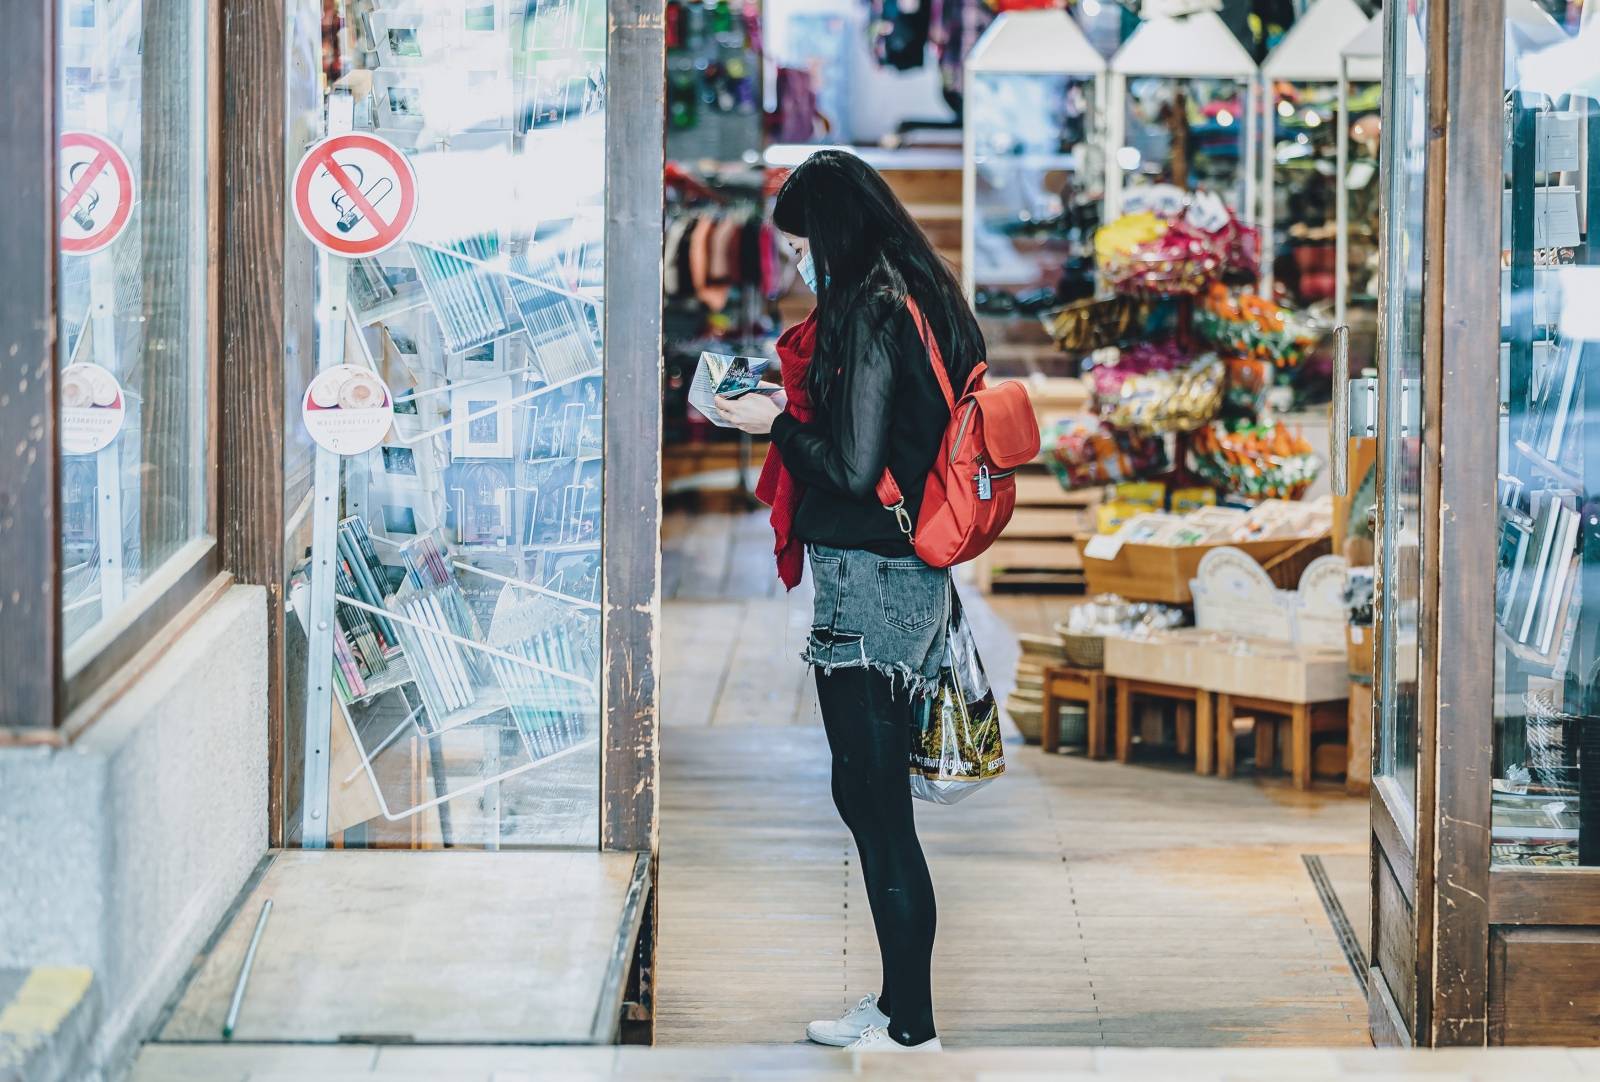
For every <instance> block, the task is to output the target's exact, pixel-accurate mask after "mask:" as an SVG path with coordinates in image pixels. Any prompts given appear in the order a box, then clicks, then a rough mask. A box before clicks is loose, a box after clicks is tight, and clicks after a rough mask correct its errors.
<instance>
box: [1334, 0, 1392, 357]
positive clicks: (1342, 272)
mask: <svg viewBox="0 0 1600 1082" xmlns="http://www.w3.org/2000/svg"><path fill="white" fill-rule="evenodd" d="M1382 78H1383V17H1382V16H1381V15H1375V16H1373V17H1372V19H1371V20H1370V21H1369V22H1368V23H1367V25H1366V28H1365V29H1363V30H1361V31H1359V32H1358V33H1356V34H1355V35H1354V36H1353V37H1352V38H1350V39H1349V40H1348V41H1347V42H1346V43H1345V44H1344V45H1343V46H1342V47H1341V48H1340V49H1339V117H1340V122H1339V131H1338V138H1337V140H1336V142H1335V147H1336V149H1337V155H1338V156H1337V158H1336V166H1335V169H1334V174H1335V176H1337V177H1339V178H1341V179H1340V181H1339V182H1338V183H1337V184H1336V185H1335V186H1334V212H1335V217H1334V244H1335V249H1334V261H1333V273H1334V280H1333V281H1334V299H1333V325H1334V326H1336V327H1344V326H1348V325H1349V322H1350V230H1351V228H1352V226H1351V221H1350V191H1351V188H1352V182H1351V165H1352V163H1351V160H1350V125H1351V123H1353V121H1350V120H1349V119H1347V118H1348V117H1349V116H1350V88H1351V86H1352V85H1353V84H1358V83H1368V84H1370V83H1377V82H1380V81H1381V80H1382ZM1360 164H1361V166H1362V169H1361V173H1360V175H1359V177H1358V179H1361V180H1362V181H1363V183H1362V184H1361V185H1360V188H1361V189H1363V190H1366V189H1369V188H1370V186H1371V185H1372V184H1373V183H1375V182H1376V177H1375V174H1376V171H1377V161H1376V160H1375V158H1372V157H1368V156H1366V155H1363V156H1362V158H1361V159H1360ZM1373 219H1374V220H1373V221H1371V222H1369V223H1364V225H1366V226H1370V228H1371V230H1372V232H1373V240H1374V242H1376V239H1377V221H1376V215H1375V214H1374V215H1373ZM1362 292H1363V294H1365V293H1366V290H1363V291H1362ZM1376 304H1377V299H1376V297H1374V298H1373V299H1372V307H1374V308H1376ZM1356 360H1357V361H1358V364H1357V369H1356V370H1357V371H1361V370H1363V369H1365V368H1366V367H1367V365H1366V362H1367V360H1369V358H1368V357H1367V356H1366V355H1362V356H1359V357H1357V358H1356Z"/></svg>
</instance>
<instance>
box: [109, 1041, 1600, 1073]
mask: <svg viewBox="0 0 1600 1082" xmlns="http://www.w3.org/2000/svg"><path fill="white" fill-rule="evenodd" d="M1595 1077H1600V1051H1567V1050H1561V1049H1517V1050H1510V1049H1470V1050H1468V1049H1459V1050H1451V1049H1446V1050H1442V1051H1433V1052H1426V1051H1423V1052H1400V1051H1391V1050H1380V1049H1364V1050H1353V1049H1352V1050H1344V1051H1331V1050H1319V1049H1232V1050H1219V1049H1212V1050H1176V1051H1175V1050H1162V1049H1125V1048H1101V1049H1088V1048H1077V1049H1073V1048H1054V1049H1043V1048H1034V1049H1018V1048H1008V1049H1001V1048H987V1049H969V1050H967V1051H963V1052H947V1053H945V1054H943V1055H904V1056H887V1057H885V1056H877V1057H870V1056H869V1057H863V1058H852V1057H851V1056H849V1055H848V1054H846V1053H843V1052H836V1051H832V1050H829V1049H823V1048H814V1047H806V1046H801V1045H764V1046H757V1047H724V1048H714V1049H713V1048H705V1049H685V1048H655V1049H647V1048H622V1049H612V1048H593V1049H529V1048H385V1049H381V1050H380V1049H373V1048H365V1047H350V1046H344V1047H321V1048H317V1047H305V1046H260V1045H233V1046H228V1047H220V1046H202V1047H191V1048H185V1047H181V1046H173V1045H164V1046H157V1047H151V1048H147V1049H145V1051H144V1054H143V1055H142V1056H141V1057H140V1060H139V1064H138V1067H137V1068H136V1069H135V1071H134V1073H133V1076H132V1080H131V1082H378V1080H389V1082H410V1080H414V1079H428V1080H429V1082H563V1080H570V1082H588V1080H594V1082H599V1080H601V1079H613V1078H616V1079H643V1080H666V1079H673V1080H677V1079H706V1080H718V1079H729V1080H733V1079H751V1080H771V1082H796V1080H799V1079H811V1078H816V1079H830V1078H865V1079H873V1078H881V1079H925V1080H927V1082H1035V1080H1037V1082H1044V1080H1046V1079H1049V1080H1056V1082H1084V1080H1088V1079H1097V1080H1099V1079H1104V1080H1115V1082H1334V1080H1359V1082H1392V1080H1395V1079H1400V1078H1414V1079H1424V1080H1427V1082H1469V1080H1470V1082H1534V1080H1538V1082H1544V1080H1547V1079H1580V1078H1595Z"/></svg>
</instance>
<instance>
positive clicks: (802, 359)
mask: <svg viewBox="0 0 1600 1082" xmlns="http://www.w3.org/2000/svg"><path fill="white" fill-rule="evenodd" d="M816 345H817V314H816V313H815V312H812V313H811V314H810V315H809V316H807V317H806V318H805V319H804V320H802V321H801V322H799V323H797V324H795V325H794V326H793V327H790V328H789V329H788V330H787V331H784V332H783V337H782V338H779V339H778V360H779V361H781V362H782V364H783V390H784V393H785V394H786V395H787V396H788V399H789V404H788V406H787V407H786V408H785V409H784V412H785V413H787V414H788V415H789V416H791V417H793V418H794V419H795V420H797V421H799V422H800V423H801V424H806V423H808V422H810V421H811V419H812V418H813V417H814V416H815V412H814V411H813V410H812V408H811V396H810V395H809V394H808V393H807V392H806V373H807V371H808V370H809V369H810V367H811V354H812V351H813V350H814V349H815V348H816ZM804 494H805V489H804V487H803V486H802V485H801V484H800V482H799V481H797V480H795V477H794V474H792V473H790V472H789V471H788V470H787V469H785V468H784V465H783V458H782V456H780V455H779V454H778V447H777V445H776V444H774V445H772V446H771V447H768V448H767V460H766V462H764V463H763V464H762V466H761V478H760V480H758V481H757V482H756V499H758V500H760V501H761V502H762V503H764V504H766V505H767V506H769V507H771V508H772V534H773V538H774V544H773V552H774V553H775V554H776V555H777V558H778V578H779V579H781V580H782V582H783V585H784V587H785V588H786V589H790V590H793V589H794V588H795V587H796V586H798V585H799V584H800V573H801V570H802V568H803V567H804V565H805V545H804V544H803V543H801V541H800V540H799V538H797V537H795V536H794V516H795V512H796V511H798V510H799V509H800V497H801V496H802V495H804Z"/></svg>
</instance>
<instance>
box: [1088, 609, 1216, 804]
mask: <svg viewBox="0 0 1600 1082" xmlns="http://www.w3.org/2000/svg"><path fill="white" fill-rule="evenodd" d="M1108 642H1109V640H1108ZM1116 682H1117V699H1116V702H1117V762H1119V763H1126V762H1128V761H1129V760H1131V759H1132V758H1133V700H1134V699H1135V698H1137V697H1143V698H1148V699H1166V700H1169V701H1172V702H1176V703H1178V704H1179V706H1180V708H1188V709H1189V710H1190V711H1192V716H1186V715H1185V712H1184V710H1183V709H1180V710H1179V713H1178V722H1177V730H1178V754H1179V755H1187V754H1188V753H1189V750H1190V746H1191V745H1192V746H1193V749H1194V772H1195V773H1196V774H1210V773H1211V772H1212V771H1213V770H1214V769H1215V765H1214V763H1213V762H1212V757H1211V752H1212V748H1213V747H1214V746H1215V737H1214V736H1213V732H1212V730H1213V723H1212V713H1213V712H1212V701H1211V692H1209V691H1207V690H1205V689H1204V688H1198V687H1185V686H1183V685H1181V684H1163V683H1160V682H1158V681H1155V680H1141V679H1138V678H1136V677H1129V676H1118V677H1117V678H1116Z"/></svg>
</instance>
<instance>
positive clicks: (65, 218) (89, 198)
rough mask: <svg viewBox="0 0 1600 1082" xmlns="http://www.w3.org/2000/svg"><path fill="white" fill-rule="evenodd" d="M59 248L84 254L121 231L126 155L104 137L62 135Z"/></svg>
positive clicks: (128, 177) (129, 192)
mask: <svg viewBox="0 0 1600 1082" xmlns="http://www.w3.org/2000/svg"><path fill="white" fill-rule="evenodd" d="M57 165H58V168H59V170H60V173H59V175H60V185H61V192H60V196H61V213H60V220H61V250H62V251H63V252H66V253H68V254H70V255H89V254H90V253H92V252H98V251H100V250H101V249H102V248H105V247H106V246H107V245H109V244H110V243H111V242H112V241H114V240H116V239H117V238H118V237H119V236H121V235H122V231H123V229H124V228H126V227H127V224H128V218H129V216H130V215H131V214H132V213H133V196H134V188H133V169H132V168H131V167H130V166H129V165H128V156H127V155H126V154H124V153H122V150H121V149H120V148H119V147H118V146H117V145H116V144H115V143H113V142H112V141H111V140H109V139H107V138H106V137H105V136H103V135H96V134H94V133H93V132H86V131H68V132H62V133H61V150H60V160H59V162H58V163H57Z"/></svg>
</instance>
